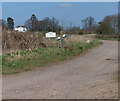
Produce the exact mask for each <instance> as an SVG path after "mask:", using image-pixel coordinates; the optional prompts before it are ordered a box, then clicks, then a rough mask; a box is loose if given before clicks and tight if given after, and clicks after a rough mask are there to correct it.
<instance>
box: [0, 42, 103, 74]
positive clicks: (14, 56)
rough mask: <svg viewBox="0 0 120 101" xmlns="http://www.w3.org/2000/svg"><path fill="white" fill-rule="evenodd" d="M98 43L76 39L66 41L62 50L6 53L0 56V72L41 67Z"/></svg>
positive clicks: (48, 49) (54, 48) (46, 49)
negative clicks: (0, 64) (0, 58)
mask: <svg viewBox="0 0 120 101" xmlns="http://www.w3.org/2000/svg"><path fill="white" fill-rule="evenodd" d="M100 43H101V42H100V41H98V40H93V41H92V42H90V43H81V42H78V41H77V42H69V43H67V44H66V46H65V49H64V50H62V49H59V48H56V47H49V48H39V49H34V50H24V51H19V52H15V53H7V54H4V55H3V57H2V73H3V74H11V73H19V72H21V71H28V70H31V69H33V68H35V67H43V66H45V65H48V64H49V63H53V62H57V61H63V60H66V59H68V58H70V57H71V56H75V55H78V54H81V53H83V52H85V51H86V50H88V49H90V48H92V47H94V46H97V45H98V44H100Z"/></svg>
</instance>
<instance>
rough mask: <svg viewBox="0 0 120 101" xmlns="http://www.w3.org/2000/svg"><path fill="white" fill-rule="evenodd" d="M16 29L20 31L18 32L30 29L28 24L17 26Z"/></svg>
mask: <svg viewBox="0 0 120 101" xmlns="http://www.w3.org/2000/svg"><path fill="white" fill-rule="evenodd" d="M15 31H18V32H26V31H28V29H27V27H26V26H17V27H16V28H15Z"/></svg>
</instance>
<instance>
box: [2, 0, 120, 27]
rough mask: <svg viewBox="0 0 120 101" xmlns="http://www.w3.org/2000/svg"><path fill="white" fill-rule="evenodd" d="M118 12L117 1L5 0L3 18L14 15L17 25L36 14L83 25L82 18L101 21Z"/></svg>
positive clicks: (41, 17)
mask: <svg viewBox="0 0 120 101" xmlns="http://www.w3.org/2000/svg"><path fill="white" fill-rule="evenodd" d="M117 13H118V3H117V2H3V3H2V18H3V19H5V20H6V19H7V17H12V18H13V19H14V22H15V26H17V25H23V24H24V22H25V21H26V20H27V19H29V18H30V17H31V15H32V14H35V15H36V17H37V18H38V20H42V19H43V18H45V17H50V18H52V17H55V18H57V19H58V20H59V21H60V22H61V23H62V24H64V25H66V26H67V25H69V24H70V23H72V24H73V25H76V26H81V20H83V19H85V18H86V17H88V16H92V17H94V18H95V20H96V22H99V21H101V20H102V19H103V18H104V17H105V16H107V15H113V14H117Z"/></svg>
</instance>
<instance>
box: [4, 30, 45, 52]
mask: <svg viewBox="0 0 120 101" xmlns="http://www.w3.org/2000/svg"><path fill="white" fill-rule="evenodd" d="M41 47H46V45H45V44H44V43H42V35H41V34H40V33H39V34H38V33H31V32H26V33H20V32H15V31H3V35H2V50H3V53H6V52H16V51H19V50H25V49H36V48H41Z"/></svg>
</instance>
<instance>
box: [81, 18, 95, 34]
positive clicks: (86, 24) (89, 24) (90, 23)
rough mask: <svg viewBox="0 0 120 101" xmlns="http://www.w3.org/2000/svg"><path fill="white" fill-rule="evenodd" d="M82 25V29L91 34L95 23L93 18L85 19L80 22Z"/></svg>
mask: <svg viewBox="0 0 120 101" xmlns="http://www.w3.org/2000/svg"><path fill="white" fill-rule="evenodd" d="M82 25H83V29H85V30H89V31H90V32H92V31H93V30H94V29H95V27H96V22H95V19H94V18H93V17H87V18H86V19H84V20H82Z"/></svg>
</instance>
